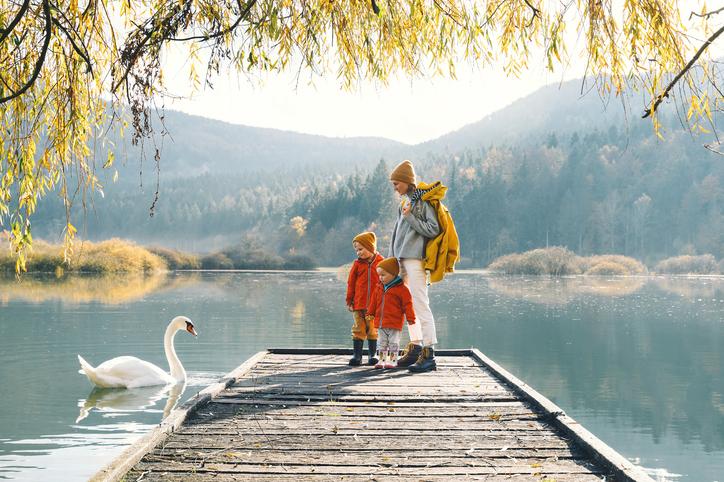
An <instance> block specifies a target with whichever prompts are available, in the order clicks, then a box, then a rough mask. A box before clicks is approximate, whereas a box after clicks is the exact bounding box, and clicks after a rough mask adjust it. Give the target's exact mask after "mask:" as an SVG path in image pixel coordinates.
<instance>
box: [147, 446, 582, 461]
mask: <svg viewBox="0 0 724 482" xmlns="http://www.w3.org/2000/svg"><path fill="white" fill-rule="evenodd" d="M583 457H585V453H584V452H583V451H581V450H576V449H571V450H568V449H521V448H508V449H506V450H501V449H499V448H498V449H484V450H464V451H463V450H446V451H444V452H443V451H440V450H429V449H428V450H422V449H420V450H416V451H412V452H410V451H405V450H390V449H387V450H385V451H384V453H380V451H379V450H378V449H372V450H366V451H365V450H356V451H350V450H346V449H334V450H332V449H326V450H305V451H301V450H292V451H290V450H274V449H268V450H263V449H255V450H245V451H237V450H217V451H213V452H206V451H198V450H194V449H188V448H182V449H169V448H168V447H165V448H156V449H154V450H153V451H152V452H150V453H149V454H148V457H147V459H146V460H147V461H148V462H162V461H164V460H167V459H178V460H181V461H186V462H194V461H195V462H199V461H202V460H204V461H221V462H229V461H230V460H238V459H242V460H243V462H244V463H254V464H261V463H270V462H272V463H276V464H287V463H307V464H308V463H310V462H314V463H318V464H321V465H335V464H340V463H343V464H345V465H349V464H354V465H378V464H386V465H390V464H408V463H414V464H416V465H421V464H422V465H428V464H430V465H434V464H439V463H440V462H441V461H447V460H454V459H463V461H465V462H467V461H470V460H475V459H480V460H486V459H503V460H502V461H500V460H498V461H497V462H496V463H509V462H512V461H520V460H523V459H530V460H532V462H531V463H534V462H535V461H539V460H540V459H581V458H583ZM455 463H457V464H458V465H459V462H455Z"/></svg>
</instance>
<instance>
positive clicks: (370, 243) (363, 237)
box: [352, 231, 377, 253]
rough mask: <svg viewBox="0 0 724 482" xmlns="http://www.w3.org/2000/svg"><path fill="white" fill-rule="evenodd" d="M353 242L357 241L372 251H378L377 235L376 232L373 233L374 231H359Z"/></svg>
mask: <svg viewBox="0 0 724 482" xmlns="http://www.w3.org/2000/svg"><path fill="white" fill-rule="evenodd" d="M352 242H353V243H354V242H357V243H359V244H361V245H362V247H363V248H364V249H366V250H367V251H369V252H370V253H374V252H375V251H377V236H375V233H373V232H372V231H365V232H364V233H359V234H358V235H357V236H355V237H354V239H353V240H352Z"/></svg>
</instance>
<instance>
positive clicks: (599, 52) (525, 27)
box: [0, 0, 724, 270]
mask: <svg viewBox="0 0 724 482" xmlns="http://www.w3.org/2000/svg"><path fill="white" fill-rule="evenodd" d="M703 5H704V3H703V1H700V2H698V5H697V6H696V9H695V10H694V11H693V12H690V11H684V10H682V8H681V7H680V5H679V4H678V2H677V1H676V0H624V1H622V2H613V0H576V1H573V0H570V1H564V2H559V1H553V0H550V1H545V0H487V1H475V0H467V1H464V0H432V1H429V0H347V1H336V0H335V1H332V0H246V1H244V0H115V1H114V0H0V133H1V134H0V135H1V136H2V138H1V142H0V146H1V147H0V163H1V164H0V165H1V167H0V176H1V177H2V180H1V181H0V221H1V222H2V223H3V226H5V227H6V229H8V230H7V231H6V232H7V237H8V239H9V242H10V245H11V247H12V248H13V249H14V251H15V253H16V255H17V260H18V263H17V267H18V270H20V269H22V268H23V267H24V262H25V254H26V252H27V250H28V249H29V247H30V246H31V244H32V236H31V223H30V220H31V217H32V214H33V212H34V211H35V208H36V206H37V203H38V202H39V201H40V199H41V198H42V197H43V196H44V195H46V194H47V193H48V192H50V191H51V190H57V191H58V192H59V194H60V196H61V197H62V198H63V199H64V202H65V206H66V209H67V212H68V213H70V208H71V206H72V204H73V203H78V202H82V201H83V200H84V199H85V196H86V195H87V194H88V193H89V192H92V191H93V190H95V189H97V188H99V184H98V180H97V177H96V169H97V168H100V167H101V166H103V167H109V166H111V165H112V164H113V162H114V158H113V154H112V153H113V146H112V145H111V144H110V143H109V140H108V139H109V137H107V133H108V132H109V131H110V130H114V131H119V132H121V133H126V135H127V136H128V137H130V140H131V141H132V142H134V143H137V142H139V141H141V140H142V139H144V138H147V137H148V136H150V135H151V134H152V131H153V127H154V125H155V124H154V122H152V119H151V113H152V109H153V107H154V106H155V105H156V102H157V101H159V100H160V99H162V98H163V97H164V96H165V95H167V94H168V93H167V92H166V89H165V87H164V70H163V68H164V59H165V56H167V55H168V54H169V52H170V51H177V50H179V49H183V50H184V51H185V52H186V55H187V56H188V59H189V61H190V68H189V77H190V84H191V86H192V87H193V88H194V89H200V88H204V87H207V86H212V85H213V82H214V79H215V78H216V76H217V75H218V74H219V73H220V72H222V71H224V70H226V69H231V70H232V71H235V72H238V73H239V74H244V73H253V72H259V71H283V70H294V71H297V72H312V73H313V74H315V75H324V74H326V73H330V72H331V73H333V74H336V75H337V76H338V78H339V79H340V82H341V83H342V84H343V86H345V87H351V86H354V85H355V84H357V83H358V82H360V80H362V79H373V80H376V81H379V82H380V83H382V84H384V83H385V82H386V81H387V80H388V79H389V78H390V77H391V76H392V75H394V74H397V73H402V74H406V75H410V76H431V75H452V76H454V75H455V67H456V66H457V65H460V64H461V63H466V62H469V63H471V64H473V65H477V66H480V67H485V66H490V65H493V64H496V65H503V66H504V68H505V71H506V72H507V73H508V74H509V75H518V74H519V73H520V72H522V71H523V70H524V69H526V68H527V66H528V63H529V61H530V60H531V59H532V58H533V57H534V56H544V58H545V59H546V60H547V64H548V68H549V69H551V70H555V69H557V68H561V67H563V66H565V65H566V64H567V63H568V61H569V59H570V58H571V57H573V56H576V57H578V56H584V57H585V58H586V59H587V69H586V75H587V76H588V77H589V78H592V79H595V81H596V85H597V86H598V89H599V91H600V92H602V93H604V94H607V95H608V94H613V95H618V94H620V93H622V92H624V91H625V90H626V89H628V88H635V89H641V90H643V91H644V92H646V93H647V96H648V99H649V100H648V102H647V103H646V104H645V105H642V110H643V111H644V116H647V117H651V118H652V119H653V123H654V128H657V120H656V110H657V109H658V107H659V105H660V104H661V102H662V101H664V100H665V99H666V98H667V97H675V98H676V99H678V102H679V105H680V106H681V107H683V108H684V110H685V115H684V117H685V118H686V119H687V120H688V121H689V122H690V123H691V125H692V126H695V127H698V126H703V124H704V123H705V121H706V120H707V119H711V112H712V110H718V109H719V107H720V105H719V102H720V101H721V98H722V95H721V91H719V90H718V88H717V86H716V82H715V80H716V79H717V78H718V72H717V70H716V63H712V62H707V49H708V48H709V46H710V45H711V43H712V42H714V41H715V40H716V39H717V37H718V36H719V35H720V34H721V33H722V31H724V27H721V26H719V25H717V24H716V22H717V17H718V16H717V14H718V13H719V12H720V11H721V10H722V9H720V10H715V11H706V10H705V7H704V6H703ZM702 128H704V127H702ZM150 154H151V155H152V156H153V157H154V158H155V159H156V160H158V156H159V155H160V153H159V152H158V151H157V150H156V149H155V148H153V149H152V150H151V151H150ZM74 233H75V228H74V227H73V224H72V223H71V219H70V215H69V214H68V217H67V223H66V227H65V240H66V246H67V247H68V248H70V247H71V246H72V239H73V235H74Z"/></svg>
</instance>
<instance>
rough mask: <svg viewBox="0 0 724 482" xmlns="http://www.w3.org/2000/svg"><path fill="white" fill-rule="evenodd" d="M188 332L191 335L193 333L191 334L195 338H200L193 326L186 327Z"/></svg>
mask: <svg viewBox="0 0 724 482" xmlns="http://www.w3.org/2000/svg"><path fill="white" fill-rule="evenodd" d="M186 331H188V332H189V333H191V334H192V335H194V336H198V335H197V334H196V330H194V327H193V325H189V326H187V327H186Z"/></svg>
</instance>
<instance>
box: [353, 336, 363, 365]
mask: <svg viewBox="0 0 724 482" xmlns="http://www.w3.org/2000/svg"><path fill="white" fill-rule="evenodd" d="M352 343H353V345H352V346H353V348H354V354H353V355H352V358H350V359H349V366H351V367H358V366H360V365H361V364H362V347H363V346H364V344H365V341H364V340H352Z"/></svg>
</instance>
